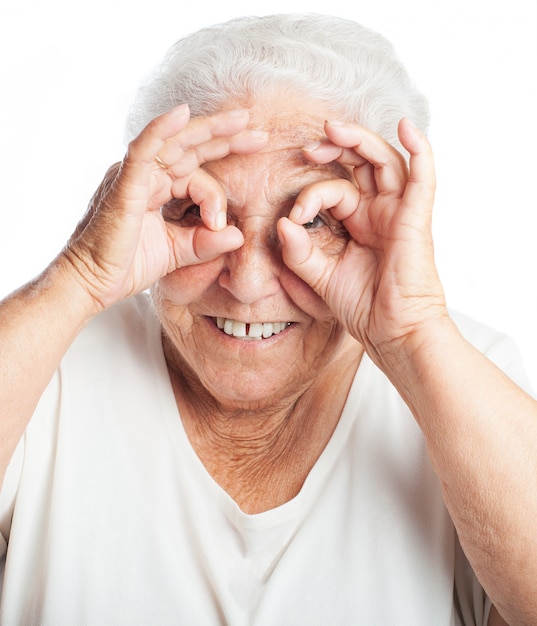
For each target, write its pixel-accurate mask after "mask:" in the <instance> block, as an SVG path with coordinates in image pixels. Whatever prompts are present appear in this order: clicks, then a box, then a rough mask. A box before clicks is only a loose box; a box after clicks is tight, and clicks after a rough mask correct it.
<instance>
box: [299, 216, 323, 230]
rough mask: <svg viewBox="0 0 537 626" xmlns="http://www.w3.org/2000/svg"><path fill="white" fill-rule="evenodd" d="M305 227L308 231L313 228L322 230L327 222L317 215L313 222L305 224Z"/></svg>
mask: <svg viewBox="0 0 537 626" xmlns="http://www.w3.org/2000/svg"><path fill="white" fill-rule="evenodd" d="M303 226H304V228H306V229H308V230H309V229H312V228H322V227H323V226H326V222H325V221H324V220H323V218H322V217H321V216H320V215H316V216H315V217H314V218H313V219H312V220H310V221H309V222H306V223H305V224H303Z"/></svg>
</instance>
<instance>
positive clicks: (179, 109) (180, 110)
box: [171, 102, 190, 115]
mask: <svg viewBox="0 0 537 626" xmlns="http://www.w3.org/2000/svg"><path fill="white" fill-rule="evenodd" d="M189 111H190V107H189V106H188V103H187V102H183V103H182V104H179V105H178V106H176V107H175V108H174V109H172V110H171V113H172V115H184V114H185V113H187V112H189Z"/></svg>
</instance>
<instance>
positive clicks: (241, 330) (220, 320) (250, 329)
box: [214, 317, 292, 340]
mask: <svg viewBox="0 0 537 626" xmlns="http://www.w3.org/2000/svg"><path fill="white" fill-rule="evenodd" d="M214 321H215V323H216V326H217V328H219V329H220V330H221V331H223V332H224V333H226V335H230V336H232V337H237V338H238V339H254V340H260V339H268V338H269V337H272V336H273V335H277V334H279V333H281V332H282V330H285V329H286V328H288V327H289V326H291V324H292V322H254V323H252V324H247V323H246V322H239V321H238V320H232V319H229V318H227V317H216V318H214Z"/></svg>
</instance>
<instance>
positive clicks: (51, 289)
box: [0, 256, 95, 484]
mask: <svg viewBox="0 0 537 626" xmlns="http://www.w3.org/2000/svg"><path fill="white" fill-rule="evenodd" d="M94 312H95V310H94V309H93V310H92V303H91V300H90V299H89V297H88V296H86V295H85V294H84V290H83V288H82V287H81V285H80V284H79V283H78V282H77V280H76V278H75V276H74V274H73V272H71V271H70V270H69V264H68V262H66V260H65V259H64V258H63V257H62V256H60V257H58V259H56V260H55V261H54V262H53V263H52V264H51V265H50V267H49V268H47V270H45V272H43V274H41V275H40V276H39V277H38V278H37V279H35V280H34V281H32V282H31V283H28V284H27V285H25V286H24V287H21V288H20V289H19V290H17V291H16V292H14V293H13V294H11V295H10V296H8V297H7V298H6V299H5V300H4V301H3V302H2V303H0V379H1V381H2V384H1V385H0V407H1V409H0V484H1V479H2V478H3V475H4V472H5V469H6V467H7V465H8V463H9V460H10V459H11V455H12V454H13V451H14V449H15V447H16V445H17V443H18V441H19V440H20V437H21V436H22V433H23V432H24V429H25V428H26V425H27V424H28V421H29V420H30V418H31V416H32V414H33V412H34V409H35V407H36V405H37V402H38V401H39V398H40V397H41V394H42V393H43V391H44V390H45V388H46V386H47V384H48V383H49V381H50V379H51V377H52V375H53V373H54V371H55V369H56V368H57V366H58V364H59V362H60V360H61V358H62V356H63V354H64V353H65V351H66V350H67V348H68V347H69V345H70V344H71V342H72V341H73V339H74V338H75V337H76V335H77V333H78V332H79V331H80V329H81V328H82V327H83V326H84V324H85V323H86V321H87V320H88V319H89V318H90V317H92V315H93V314H94Z"/></svg>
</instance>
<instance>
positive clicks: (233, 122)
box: [159, 109, 250, 164]
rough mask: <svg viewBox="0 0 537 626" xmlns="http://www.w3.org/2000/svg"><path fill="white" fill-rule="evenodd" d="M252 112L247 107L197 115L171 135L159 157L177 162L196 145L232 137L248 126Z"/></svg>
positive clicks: (167, 161) (166, 160)
mask: <svg viewBox="0 0 537 626" xmlns="http://www.w3.org/2000/svg"><path fill="white" fill-rule="evenodd" d="M249 119H250V114H249V112H248V110H247V109H237V110H233V111H223V112H220V113H216V114H215V115H209V116H206V117H195V118H192V119H191V120H190V122H189V123H188V125H187V126H185V128H183V129H181V131H180V132H179V133H177V134H176V135H174V136H173V137H170V138H169V139H168V141H167V142H166V144H165V145H164V146H163V147H162V149H161V150H160V152H159V158H160V159H161V160H162V161H163V162H164V163H167V164H173V163H176V162H177V161H179V160H180V159H181V157H182V156H183V154H184V153H185V152H188V151H189V150H190V149H191V148H193V147H194V146H199V145H201V144H203V143H207V142H209V141H211V140H212V139H215V138H217V137H231V136H232V135H236V134H238V133H240V132H241V131H242V130H244V129H245V128H246V125H247V124H248V120H249Z"/></svg>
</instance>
